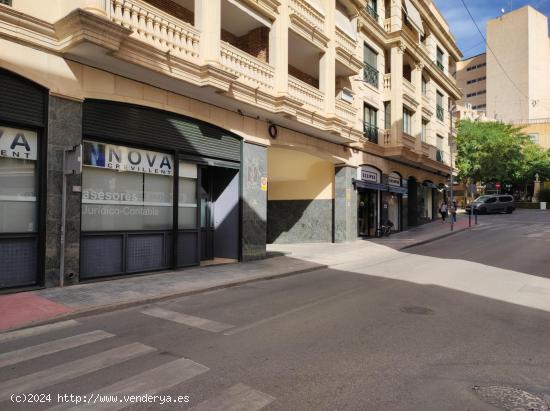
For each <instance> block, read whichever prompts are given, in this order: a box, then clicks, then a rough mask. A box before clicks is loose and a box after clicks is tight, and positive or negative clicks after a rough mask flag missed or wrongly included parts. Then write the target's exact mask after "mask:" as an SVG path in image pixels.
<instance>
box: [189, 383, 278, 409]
mask: <svg viewBox="0 0 550 411" xmlns="http://www.w3.org/2000/svg"><path fill="white" fill-rule="evenodd" d="M273 401H275V398H274V397H272V396H271V395H268V394H265V393H263V392H261V391H258V390H255V389H253V388H250V387H249V386H247V385H244V384H237V385H234V386H233V387H231V388H228V389H227V390H224V391H222V392H221V393H220V394H219V395H217V396H216V397H214V398H210V399H208V400H206V401H203V402H201V403H200V404H198V405H197V406H196V407H193V408H192V410H193V411H257V410H261V409H262V408H264V407H265V406H267V405H268V404H271V403H272V402H273Z"/></svg>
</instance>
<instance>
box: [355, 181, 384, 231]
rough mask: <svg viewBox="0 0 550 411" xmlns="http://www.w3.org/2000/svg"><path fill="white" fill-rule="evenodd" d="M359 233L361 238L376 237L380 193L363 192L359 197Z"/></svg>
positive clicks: (372, 191) (360, 192)
mask: <svg viewBox="0 0 550 411" xmlns="http://www.w3.org/2000/svg"><path fill="white" fill-rule="evenodd" d="M358 201H359V204H358V210H357V216H358V224H357V226H358V231H359V236H360V237H374V236H375V235H376V228H377V227H378V210H379V205H378V191H374V190H361V191H359V195H358Z"/></svg>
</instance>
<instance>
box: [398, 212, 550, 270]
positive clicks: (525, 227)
mask: <svg viewBox="0 0 550 411" xmlns="http://www.w3.org/2000/svg"><path fill="white" fill-rule="evenodd" d="M478 218H479V220H478V222H479V223H480V226H479V227H477V228H474V229H473V230H472V231H466V232H462V233H460V234H458V235H456V236H452V237H447V238H446V239H443V240H440V241H437V242H436V243H431V244H426V245H424V246H419V247H414V248H413V249H411V250H408V252H410V253H413V254H421V255H426V256H432V257H439V258H448V259H462V260H467V261H473V262H477V263H481V264H486V265H490V266H493V267H500V268H505V269H508V270H514V271H519V272H522V273H526V274H531V275H537V276H540V277H545V278H550V211H539V210H516V211H515V212H514V213H513V214H490V215H480V216H479V217H478Z"/></svg>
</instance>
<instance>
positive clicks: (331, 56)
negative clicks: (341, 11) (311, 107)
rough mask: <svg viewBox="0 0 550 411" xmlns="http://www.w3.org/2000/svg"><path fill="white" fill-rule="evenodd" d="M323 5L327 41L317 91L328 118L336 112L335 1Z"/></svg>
mask: <svg viewBox="0 0 550 411" xmlns="http://www.w3.org/2000/svg"><path fill="white" fill-rule="evenodd" d="M325 4H326V7H325V32H326V33H329V41H328V47H327V49H326V50H325V52H324V53H323V54H322V55H321V59H320V61H319V89H320V90H321V91H322V92H323V94H324V98H325V102H324V103H325V104H324V106H325V107H324V109H325V112H326V113H327V114H328V115H329V116H330V115H331V114H332V115H334V114H335V112H336V107H335V104H336V96H335V94H336V81H335V79H336V22H335V10H336V0H327V1H326V3H325Z"/></svg>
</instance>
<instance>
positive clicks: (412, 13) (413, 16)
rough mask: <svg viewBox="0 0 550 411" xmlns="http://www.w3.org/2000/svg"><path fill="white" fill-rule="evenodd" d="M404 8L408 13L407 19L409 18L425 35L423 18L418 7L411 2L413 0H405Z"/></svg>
mask: <svg viewBox="0 0 550 411" xmlns="http://www.w3.org/2000/svg"><path fill="white" fill-rule="evenodd" d="M403 9H404V11H405V14H406V15H407V19H408V20H409V22H410V23H411V24H412V25H413V26H414V27H415V28H416V30H418V32H419V33H420V34H421V35H422V36H423V35H424V25H423V24H422V18H421V17H420V13H419V12H418V10H417V9H416V7H414V6H413V4H412V3H411V0H405V3H404V4H403Z"/></svg>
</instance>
